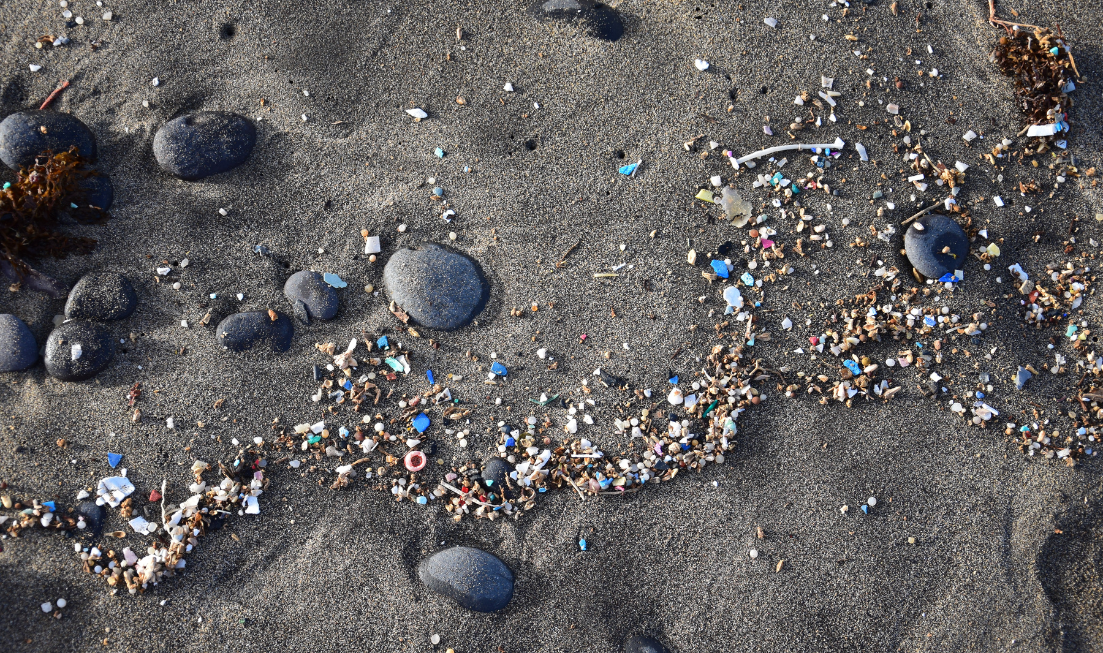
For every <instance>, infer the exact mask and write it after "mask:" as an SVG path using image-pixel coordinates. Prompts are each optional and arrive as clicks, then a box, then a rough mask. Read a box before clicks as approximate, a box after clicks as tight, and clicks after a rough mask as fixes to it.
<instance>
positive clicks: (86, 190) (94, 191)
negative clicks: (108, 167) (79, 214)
mask: <svg viewBox="0 0 1103 653" xmlns="http://www.w3.org/2000/svg"><path fill="white" fill-rule="evenodd" d="M77 189H78V190H77V193H76V194H75V195H74V197H73V198H72V199H71V200H70V201H71V202H72V203H73V204H76V205H78V206H84V205H91V206H94V207H96V208H98V209H100V210H103V211H107V210H109V209H110V208H111V204H113V203H114V201H115V185H114V184H112V183H111V177H108V176H107V175H105V174H95V175H90V176H88V177H85V178H84V179H82V180H81V181H80V183H79V184H77Z"/></svg>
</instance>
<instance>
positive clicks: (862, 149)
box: [854, 143, 869, 161]
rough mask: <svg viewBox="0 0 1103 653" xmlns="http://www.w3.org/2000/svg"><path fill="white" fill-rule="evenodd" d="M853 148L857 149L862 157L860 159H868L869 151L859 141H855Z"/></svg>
mask: <svg viewBox="0 0 1103 653" xmlns="http://www.w3.org/2000/svg"><path fill="white" fill-rule="evenodd" d="M854 149H855V150H857V151H858V156H859V157H861V158H862V161H869V153H867V152H866V146H865V145H862V144H861V143H855V144H854Z"/></svg>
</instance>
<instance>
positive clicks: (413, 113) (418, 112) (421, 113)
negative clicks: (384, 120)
mask: <svg viewBox="0 0 1103 653" xmlns="http://www.w3.org/2000/svg"><path fill="white" fill-rule="evenodd" d="M406 113H408V114H410V115H411V116H413V117H414V118H416V119H417V120H421V119H423V118H428V117H429V114H427V113H425V112H424V111H422V110H421V109H406Z"/></svg>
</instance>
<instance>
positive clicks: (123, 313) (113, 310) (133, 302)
mask: <svg viewBox="0 0 1103 653" xmlns="http://www.w3.org/2000/svg"><path fill="white" fill-rule="evenodd" d="M137 306H138V294H137V293H135V292H134V286H132V285H131V284H130V281H128V280H127V278H126V277H124V276H123V275H121V274H117V273H115V272H89V273H88V274H86V275H84V276H83V277H81V279H80V281H78V282H77V284H76V285H75V286H73V289H72V290H70V291H69V299H68V301H66V302H65V319H67V320H98V321H101V322H102V321H107V320H121V319H123V318H127V317H130V316H131V314H133V313H134V309H135V308H137Z"/></svg>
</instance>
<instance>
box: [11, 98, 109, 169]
mask: <svg viewBox="0 0 1103 653" xmlns="http://www.w3.org/2000/svg"><path fill="white" fill-rule="evenodd" d="M43 128H45V129H46V131H45V132H43V131H42V129H43ZM73 145H76V146H77V148H78V149H79V150H80V155H81V156H82V157H84V158H85V159H86V160H88V161H95V160H96V137H95V136H93V135H92V132H91V131H90V130H89V129H88V127H87V126H85V124H84V123H83V122H81V121H80V120H78V119H77V118H75V117H74V116H72V115H70V114H68V113H58V112H57V111H35V110H28V111H19V112H18V113H13V114H11V115H10V116H8V117H7V118H4V121H3V122H0V161H3V162H4V164H5V165H7V166H8V167H9V168H11V169H12V170H16V169H18V168H19V167H20V166H29V165H31V164H32V163H34V159H35V157H36V156H38V155H39V154H42V152H43V151H45V150H52V151H53V152H54V154H57V153H59V152H65V151H67V150H68V149H69V148H70V147H72V146H73Z"/></svg>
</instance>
